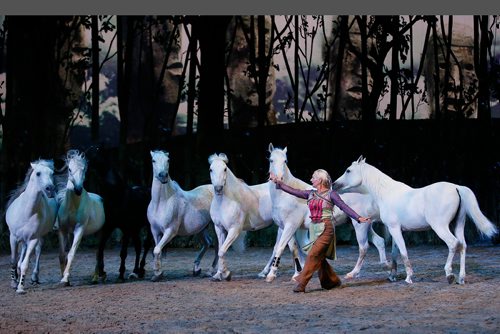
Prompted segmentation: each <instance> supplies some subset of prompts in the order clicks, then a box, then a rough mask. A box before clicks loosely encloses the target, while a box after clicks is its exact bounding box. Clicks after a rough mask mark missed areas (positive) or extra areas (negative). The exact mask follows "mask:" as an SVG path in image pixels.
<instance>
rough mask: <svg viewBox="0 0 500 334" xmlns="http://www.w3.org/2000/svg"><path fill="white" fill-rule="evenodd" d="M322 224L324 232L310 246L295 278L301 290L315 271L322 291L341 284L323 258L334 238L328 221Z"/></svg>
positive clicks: (331, 226) (331, 225)
mask: <svg viewBox="0 0 500 334" xmlns="http://www.w3.org/2000/svg"><path fill="white" fill-rule="evenodd" d="M323 222H324V223H325V230H324V231H323V233H321V235H320V236H319V237H318V239H316V241H315V242H314V244H313V245H312V247H311V249H310V250H309V253H308V254H307V258H306V263H305V264H304V268H303V269H302V271H301V272H300V275H299V276H297V277H296V278H295V280H296V281H297V282H298V283H299V285H300V286H302V287H303V288H305V287H306V285H307V283H308V282H309V281H310V280H311V278H312V276H313V274H314V272H316V270H317V271H318V276H319V281H320V283H321V287H323V288H324V289H331V288H334V287H336V286H339V285H340V283H341V282H340V278H339V277H338V276H337V274H336V273H335V271H334V270H333V268H332V267H331V266H330V264H329V263H328V261H327V260H326V256H325V253H326V251H327V249H328V246H329V245H330V243H331V242H332V240H333V237H334V233H335V232H334V230H333V224H332V222H331V221H330V220H323Z"/></svg>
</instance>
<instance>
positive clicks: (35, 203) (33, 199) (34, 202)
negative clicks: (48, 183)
mask: <svg viewBox="0 0 500 334" xmlns="http://www.w3.org/2000/svg"><path fill="white" fill-rule="evenodd" d="M23 196H24V197H25V198H26V199H28V201H27V203H26V204H25V205H24V206H23V209H24V210H25V211H26V212H36V211H38V208H39V207H40V206H41V205H42V200H43V198H44V196H45V195H44V193H43V191H42V190H41V189H39V188H38V187H37V186H36V185H35V184H33V183H32V182H30V183H28V185H27V186H26V189H25V190H24V193H23Z"/></svg>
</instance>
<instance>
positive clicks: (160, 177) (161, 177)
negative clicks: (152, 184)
mask: <svg viewBox="0 0 500 334" xmlns="http://www.w3.org/2000/svg"><path fill="white" fill-rule="evenodd" d="M156 178H157V179H158V181H160V182H161V184H165V183H167V182H168V173H159V174H158V175H157V176H156Z"/></svg>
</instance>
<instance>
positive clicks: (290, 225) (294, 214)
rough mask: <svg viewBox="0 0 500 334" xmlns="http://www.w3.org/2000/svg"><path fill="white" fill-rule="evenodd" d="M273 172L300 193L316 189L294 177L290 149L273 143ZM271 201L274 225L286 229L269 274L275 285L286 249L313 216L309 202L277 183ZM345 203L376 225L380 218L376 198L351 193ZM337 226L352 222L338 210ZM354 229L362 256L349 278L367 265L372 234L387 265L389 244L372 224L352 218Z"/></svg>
mask: <svg viewBox="0 0 500 334" xmlns="http://www.w3.org/2000/svg"><path fill="white" fill-rule="evenodd" d="M269 152H270V156H269V173H273V174H274V175H276V177H278V178H279V179H280V180H281V181H283V182H284V183H285V184H286V185H288V186H291V187H293V188H296V189H300V190H307V189H312V186H311V185H310V184H307V183H306V182H304V181H302V180H300V179H298V178H296V177H294V176H293V175H292V173H291V172H290V169H289V168H288V165H287V163H288V159H287V155H286V153H287V148H286V147H285V148H284V149H279V148H275V147H274V146H273V144H269ZM269 190H270V192H271V201H272V205H273V219H274V222H275V223H276V224H277V225H278V226H279V227H280V229H282V230H283V233H282V234H281V239H280V240H279V242H277V243H276V245H275V247H274V250H273V256H274V260H273V265H272V266H271V269H270V271H269V273H268V274H267V277H266V281H267V282H272V281H273V280H274V279H275V278H276V273H277V271H278V264H279V259H280V257H281V254H282V253H283V250H284V249H285V246H286V244H287V243H288V242H289V240H293V238H292V237H293V235H294V234H295V233H296V231H298V229H299V228H302V229H304V228H307V226H309V223H310V217H309V215H310V213H309V208H308V206H307V203H306V200H305V199H300V198H297V197H296V196H293V195H290V194H288V193H287V192H284V191H282V190H278V189H276V186H275V184H274V183H271V184H270V187H269ZM340 196H341V198H342V200H343V201H344V202H345V203H346V204H347V205H348V206H350V207H351V208H352V209H353V210H354V211H356V212H357V213H358V214H360V215H361V216H365V217H371V219H372V222H374V221H376V220H378V219H379V217H378V208H377V206H376V204H375V203H374V201H373V198H372V197H371V196H370V195H368V194H357V193H347V194H341V195H340ZM333 214H334V224H335V226H338V225H341V224H344V223H345V222H347V221H348V220H347V219H348V218H349V217H348V216H347V215H346V214H345V213H344V212H343V211H342V210H340V209H339V208H338V207H335V209H334V213H333ZM351 221H352V225H353V227H354V230H355V231H356V239H357V241H358V245H359V257H358V261H357V263H356V266H355V267H354V269H353V270H352V271H351V272H349V273H348V274H346V275H345V278H348V279H349V278H353V277H357V276H358V275H359V272H360V270H361V267H362V265H363V262H364V259H365V256H366V253H367V251H368V246H369V245H368V234H370V236H371V239H372V242H373V244H374V245H375V247H377V250H378V252H379V256H380V263H383V264H385V265H387V258H386V255H385V242H384V239H383V238H382V237H380V236H379V235H378V234H377V233H375V231H374V230H373V227H372V224H371V223H370V224H360V223H358V222H357V221H355V220H354V219H351Z"/></svg>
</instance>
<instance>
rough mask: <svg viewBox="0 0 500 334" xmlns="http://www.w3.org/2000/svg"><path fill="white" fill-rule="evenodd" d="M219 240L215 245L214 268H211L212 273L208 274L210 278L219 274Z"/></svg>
mask: <svg viewBox="0 0 500 334" xmlns="http://www.w3.org/2000/svg"><path fill="white" fill-rule="evenodd" d="M219 245H221V244H220V243H219V239H218V238H217V239H216V242H215V244H214V260H213V261H212V267H211V268H210V271H209V272H208V275H209V276H212V275H214V274H215V273H216V272H217V265H218V263H219Z"/></svg>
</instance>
